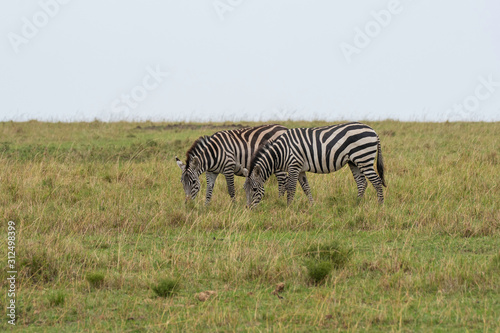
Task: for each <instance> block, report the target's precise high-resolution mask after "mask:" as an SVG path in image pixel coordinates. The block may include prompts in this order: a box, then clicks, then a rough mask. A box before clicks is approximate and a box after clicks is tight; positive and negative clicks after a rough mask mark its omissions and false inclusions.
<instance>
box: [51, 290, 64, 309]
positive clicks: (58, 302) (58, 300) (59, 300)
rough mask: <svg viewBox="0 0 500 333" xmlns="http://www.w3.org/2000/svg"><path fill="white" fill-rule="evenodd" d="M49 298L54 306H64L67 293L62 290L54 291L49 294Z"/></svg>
mask: <svg viewBox="0 0 500 333" xmlns="http://www.w3.org/2000/svg"><path fill="white" fill-rule="evenodd" d="M47 299H48V301H49V305H50V306H52V307H53V306H62V305H64V302H65V301H66V293H65V292H64V291H62V290H57V291H53V292H51V293H50V294H49V295H48V296H47Z"/></svg>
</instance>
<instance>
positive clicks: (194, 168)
mask: <svg viewBox="0 0 500 333" xmlns="http://www.w3.org/2000/svg"><path fill="white" fill-rule="evenodd" d="M175 160H176V162H177V165H178V166H179V168H181V170H182V175H181V183H182V187H183V188H184V193H186V201H187V200H189V199H191V200H194V199H195V198H196V195H197V194H198V192H199V191H200V187H201V183H200V179H199V177H198V169H199V167H200V160H199V159H198V157H196V156H195V157H193V158H192V159H191V161H190V162H191V163H189V166H188V167H187V168H186V165H185V164H184V163H182V161H181V160H179V159H178V158H177V156H176V157H175Z"/></svg>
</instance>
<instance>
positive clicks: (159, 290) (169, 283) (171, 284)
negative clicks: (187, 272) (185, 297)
mask: <svg viewBox="0 0 500 333" xmlns="http://www.w3.org/2000/svg"><path fill="white" fill-rule="evenodd" d="M180 288H181V285H180V281H179V279H173V278H164V279H161V280H160V281H158V283H156V284H155V285H152V286H151V289H152V290H153V291H154V292H155V294H156V295H157V296H158V297H171V296H173V295H175V294H176V293H178V292H179V290H180Z"/></svg>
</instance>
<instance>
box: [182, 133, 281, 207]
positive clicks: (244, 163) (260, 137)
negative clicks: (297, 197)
mask: <svg viewBox="0 0 500 333" xmlns="http://www.w3.org/2000/svg"><path fill="white" fill-rule="evenodd" d="M286 130H287V128H286V127H284V126H281V125H262V126H258V127H250V128H242V129H236V130H228V131H220V132H217V133H215V134H213V135H212V136H204V137H200V138H199V139H198V140H196V141H195V142H194V144H193V145H192V146H191V148H190V149H189V150H188V152H187V153H186V164H184V163H182V162H181V161H180V160H179V159H178V158H177V157H176V158H175V159H176V160H177V164H178V165H179V167H180V168H181V169H182V176H181V182H182V185H183V187H184V191H185V193H186V199H194V198H195V197H196V195H197V194H198V192H199V190H200V185H201V184H200V180H199V176H200V175H201V174H202V173H203V172H206V177H207V195H206V201H205V203H206V204H208V203H209V202H210V200H211V198H212V192H213V187H214V184H215V180H216V179H217V176H218V175H219V174H223V175H224V176H225V178H226V182H227V189H228V192H229V195H230V196H231V198H232V199H234V196H235V190H234V175H237V176H244V174H243V170H244V169H246V168H249V167H250V162H251V159H252V156H253V154H254V153H255V152H256V151H257V150H258V148H259V147H260V146H262V145H263V144H265V143H267V142H268V141H269V140H275V139H276V138H278V137H279V136H280V135H281V134H283V133H285V132H286ZM276 177H277V178H278V186H279V191H280V195H282V194H284V192H285V184H286V173H285V172H279V171H278V172H277V173H276Z"/></svg>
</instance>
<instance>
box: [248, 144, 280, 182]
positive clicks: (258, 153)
mask: <svg viewBox="0 0 500 333" xmlns="http://www.w3.org/2000/svg"><path fill="white" fill-rule="evenodd" d="M273 143H274V142H273V141H272V140H269V141H267V142H266V143H265V144H263V145H262V146H260V147H259V149H257V151H256V152H255V154H253V156H252V161H251V162H250V168H248V175H249V176H250V175H251V174H252V171H253V169H254V167H255V164H256V161H257V159H259V158H260V157H261V156H263V155H264V154H265V152H267V151H268V150H269V148H270V147H271V146H272V145H273Z"/></svg>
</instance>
